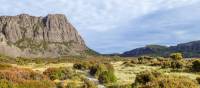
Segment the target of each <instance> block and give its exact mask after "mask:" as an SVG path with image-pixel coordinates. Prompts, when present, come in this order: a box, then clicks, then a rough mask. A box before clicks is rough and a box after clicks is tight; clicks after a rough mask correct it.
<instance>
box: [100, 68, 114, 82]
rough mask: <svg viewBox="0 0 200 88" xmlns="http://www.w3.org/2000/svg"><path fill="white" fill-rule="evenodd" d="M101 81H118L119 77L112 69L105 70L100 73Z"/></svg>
mask: <svg viewBox="0 0 200 88" xmlns="http://www.w3.org/2000/svg"><path fill="white" fill-rule="evenodd" d="M98 80H99V82H100V83H102V84H105V83H115V82H117V78H116V76H115V74H114V73H113V72H112V71H104V72H102V73H101V74H100V75H99V78H98Z"/></svg>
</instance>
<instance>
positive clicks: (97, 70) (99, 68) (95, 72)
mask: <svg viewBox="0 0 200 88" xmlns="http://www.w3.org/2000/svg"><path fill="white" fill-rule="evenodd" d="M107 70H108V69H107V68H106V66H105V65H104V64H97V65H94V66H92V67H91V68H90V74H91V75H92V76H95V77H98V76H99V75H100V74H101V73H102V72H104V71H107Z"/></svg>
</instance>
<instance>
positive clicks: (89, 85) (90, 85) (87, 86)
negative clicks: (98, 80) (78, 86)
mask: <svg viewBox="0 0 200 88" xmlns="http://www.w3.org/2000/svg"><path fill="white" fill-rule="evenodd" d="M82 88H97V86H96V85H95V83H94V82H93V81H90V80H87V79H84V85H83V86H82Z"/></svg>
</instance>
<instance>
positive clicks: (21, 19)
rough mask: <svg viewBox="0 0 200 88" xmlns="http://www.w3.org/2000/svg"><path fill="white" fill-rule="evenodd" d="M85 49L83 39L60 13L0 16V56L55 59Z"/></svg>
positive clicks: (75, 53) (78, 52)
mask: <svg viewBox="0 0 200 88" xmlns="http://www.w3.org/2000/svg"><path fill="white" fill-rule="evenodd" d="M85 50H87V47H86V45H85V43H84V41H83V39H82V38H81V37H80V36H79V34H78V32H77V31H76V29H75V28H74V27H73V26H72V25H71V24H70V23H69V22H68V20H67V19H66V17H65V16H64V15H62V14H51V15H48V16H46V17H35V16H30V15H27V14H21V15H18V16H1V17H0V53H2V54H6V55H9V56H13V57H17V56H22V57H58V56H63V55H77V54H80V52H82V51H85Z"/></svg>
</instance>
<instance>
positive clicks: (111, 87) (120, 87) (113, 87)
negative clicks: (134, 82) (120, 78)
mask: <svg viewBox="0 0 200 88" xmlns="http://www.w3.org/2000/svg"><path fill="white" fill-rule="evenodd" d="M106 88H132V86H131V85H130V84H127V85H120V84H117V85H116V84H115V85H109V86H107V87H106Z"/></svg>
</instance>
